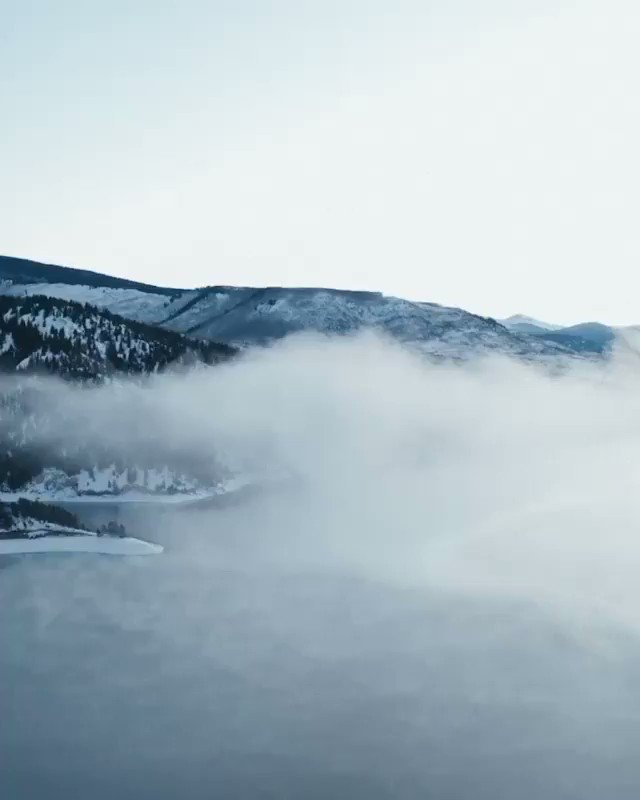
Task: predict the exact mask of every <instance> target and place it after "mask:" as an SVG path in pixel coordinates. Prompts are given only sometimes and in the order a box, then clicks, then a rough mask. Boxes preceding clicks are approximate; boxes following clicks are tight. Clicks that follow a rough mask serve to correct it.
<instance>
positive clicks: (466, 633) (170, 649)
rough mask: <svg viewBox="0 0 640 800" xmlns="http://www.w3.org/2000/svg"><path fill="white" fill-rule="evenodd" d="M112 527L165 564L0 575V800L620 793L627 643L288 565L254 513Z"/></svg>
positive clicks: (60, 563)
mask: <svg viewBox="0 0 640 800" xmlns="http://www.w3.org/2000/svg"><path fill="white" fill-rule="evenodd" d="M78 511H79V513H81V515H82V510H81V509H78ZM84 513H85V514H86V515H87V517H88V516H89V515H91V522H93V521H96V524H97V523H99V522H101V521H104V519H101V518H99V515H100V514H101V513H105V514H107V515H108V514H111V516H109V517H107V518H113V515H112V507H110V508H109V509H107V510H106V511H105V510H104V509H102V510H101V509H100V508H99V507H93V508H91V509H86V510H85V512H84ZM119 519H120V521H123V522H124V523H125V524H126V525H127V526H128V527H129V529H130V532H131V533H133V534H136V533H137V534H140V535H145V536H146V537H147V538H149V539H151V540H153V541H159V542H161V543H163V544H164V545H165V547H166V551H165V553H164V554H163V555H162V556H158V557H148V558H120V557H96V556H91V555H47V556H30V557H20V558H13V559H6V560H5V561H4V562H3V564H2V565H1V566H2V569H0V631H1V636H2V647H1V651H0V686H1V691H2V699H1V703H0V714H1V721H0V758H1V765H0V766H1V770H0V797H2V798H3V800H4V799H6V800H40V798H42V799H43V800H44V799H45V798H46V800H76V798H90V799H91V800H115V799H116V798H117V799H118V800H129V798H131V800H147V799H148V800H151V798H153V800H169V799H170V798H171V799H172V798H184V799H185V800H196V799H197V800H201V799H202V800H204V799H205V798H254V797H255V798H296V799H297V798H363V799H364V798H367V799H369V798H436V799H437V800H445V799H450V800H463V799H465V798H482V799H483V798H486V800H496V799H497V798H505V800H506V799H507V798H508V799H509V800H514V799H515V798H518V799H519V800H527V799H533V798H536V800H537V799H538V798H540V800H542V799H543V798H544V799H545V800H550V799H552V798H575V800H589V799H590V798H593V800H596V799H597V800H602V799H603V798H612V799H613V798H616V799H617V798H637V797H638V793H639V791H640V763H639V761H638V753H639V752H640V693H639V692H638V688H637V687H638V674H639V670H640V646H639V643H638V641H637V640H636V638H635V637H633V636H631V635H630V634H628V633H627V632H621V631H611V630H607V631H601V632H600V639H599V646H598V647H593V646H591V645H589V646H587V645H586V644H585V643H584V642H583V640H582V639H581V637H579V636H577V635H575V633H572V632H571V631H570V630H568V629H567V627H566V626H563V625H561V624H560V623H559V622H555V621H553V620H552V619H550V618H549V617H548V616H547V615H545V614H544V613H543V612H542V611H541V610H539V609H537V608H536V607H535V605H533V604H527V603H524V602H523V603H519V604H516V603H513V602H512V603H507V602H506V601H502V602H498V601H496V600H494V601H489V600H484V601H480V600H478V599H477V598H476V599H474V600H471V599H468V598H466V599H465V598H463V597H456V596H451V595H447V594H445V593H443V592H436V591H432V590H430V589H429V587H420V586H416V585H412V586H411V587H406V586H405V587H404V588H403V587H402V586H400V585H399V584H398V582H397V581H386V580H383V579H382V578H380V577H379V576H378V577H374V576H373V575H371V574H369V575H366V574H363V573H361V572H359V571H358V570H355V569H353V568H351V567H348V566H347V565H346V564H340V562H339V561H329V560H328V559H326V558H325V557H324V556H322V557H321V556H320V554H319V552H318V553H315V554H311V555H310V556H309V555H308V547H306V545H305V547H304V548H301V550H304V553H305V555H304V556H302V555H301V551H299V550H296V538H295V537H294V536H291V535H287V536H284V537H283V540H281V539H280V538H279V537H278V535H277V534H278V530H279V526H280V525H282V524H284V523H283V521H282V519H281V512H280V511H279V510H278V508H277V507H264V508H263V507H262V506H259V505H258V506H257V507H256V505H255V504H253V505H251V504H249V505H248V506H247V507H246V508H244V507H242V508H223V509H220V510H218V511H211V510H209V511H207V512H199V511H193V510H190V511H184V510H180V509H175V508H168V507H165V508H160V509H158V508H153V507H148V506H147V507H145V508H139V507H133V506H127V507H124V508H123V509H122V510H121V511H120V516H119ZM310 526H311V527H312V523H311V521H310ZM346 533H347V532H345V535H346Z"/></svg>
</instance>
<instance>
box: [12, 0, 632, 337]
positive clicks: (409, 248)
mask: <svg viewBox="0 0 640 800" xmlns="http://www.w3.org/2000/svg"><path fill="white" fill-rule="evenodd" d="M0 13H1V20H0V22H1V24H0V103H1V105H0V108H2V124H1V125H0V252H2V253H5V254H10V255H20V256H25V257H31V258H35V259H39V260H44V261H50V262H54V263H63V264H70V265H74V266H82V267H89V268H93V269H97V270H101V271H105V272H109V273H111V274H117V275H122V276H127V277H130V278H134V279H138V280H144V281H149V282H153V283H161V284H169V285H180V286H195V285H202V284H212V283H239V284H247V283H250V284H285V285H332V286H343V287H347V288H368V289H379V290H382V291H386V292H389V293H395V294H400V295H404V296H408V297H412V298H417V299H423V300H432V301H436V302H442V303H447V304H452V305H460V306H463V307H465V308H468V309H470V310H472V311H477V312H479V313H486V314H492V315H494V316H504V315H507V314H509V313H513V312H516V311H522V312H526V313H530V314H533V315H536V316H539V317H542V318H547V319H550V320H551V321H558V322H572V321H577V320H580V319H593V318H598V319H601V320H604V321H609V322H616V323H630V322H640V308H639V307H638V304H637V301H636V299H635V295H636V293H634V292H633V291H631V289H632V288H633V287H635V286H637V284H638V282H639V281H638V278H637V274H638V273H639V271H640V270H639V266H640V233H639V230H640V226H639V225H638V218H639V212H640V203H639V200H638V191H639V190H638V187H639V186H640V158H639V155H638V147H639V146H640V145H639V144H638V143H639V142H640V116H639V112H638V99H637V88H636V81H637V75H638V74H640V56H638V54H637V41H639V34H640V14H639V12H638V10H637V9H636V4H635V3H633V2H631V0H610V1H609V2H606V3H605V2H601V1H600V0H581V1H580V2H569V1H568V0H567V2H555V3H552V2H547V0H539V1H538V2H536V0H521V1H520V2H517V1H516V0H486V2H483V3H477V2H474V1H473V0H438V1H437V2H434V1H433V0H432V1H431V2H429V0H423V2H418V0H415V2H413V1H412V0H393V2H391V0H388V1H387V2H382V1H381V0H341V2H333V1H332V0H316V2H304V0H298V1H297V2H294V1H293V0H280V2H278V0H263V2H259V1H258V0H234V1H233V2H232V1H231V0H228V1H227V2H216V1H215V0H212V1H211V2H204V0H183V2H162V0H155V1H154V2H151V0H129V1H128V2H125V1H124V0H119V1H117V2H109V3H106V2H94V1H93V0H84V1H83V2H81V1H80V0H67V1H66V2H65V0H58V1H57V2H44V1H40V2H37V1H34V0H15V1H13V0H0Z"/></svg>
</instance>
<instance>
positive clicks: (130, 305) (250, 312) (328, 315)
mask: <svg viewBox="0 0 640 800" xmlns="http://www.w3.org/2000/svg"><path fill="white" fill-rule="evenodd" d="M17 262H19V259H8V261H7V262H5V260H4V259H3V258H2V257H0V281H2V284H1V285H0V293H2V294H5V295H6V296H9V297H15V298H18V297H21V298H25V297H30V296H33V295H46V296H48V297H56V298H60V299H64V300H73V301H75V302H81V303H90V304H92V305H94V306H96V307H98V308H101V309H105V310H108V311H110V312H112V313H116V314H119V315H121V316H123V317H126V318H127V319H130V320H134V321H138V322H144V323H147V324H151V325H154V326H158V327H161V328H164V329H165V330H169V331H173V332H175V333H180V334H184V335H186V336H189V337H196V338H199V339H203V340H209V341H215V342H223V343H227V344H231V345H240V346H249V345H253V344H264V343H266V342H269V341H272V340H274V339H278V338H281V337H283V336H286V335H288V334H290V333H296V332H301V331H315V332H318V333H323V334H334V333H335V334H345V333H351V332H355V331H357V330H360V329H363V328H368V329H374V330H377V331H380V332H383V333H385V334H388V335H391V336H393V337H394V338H396V339H398V340H400V341H402V342H407V343H410V344H412V345H416V346H419V347H420V348H421V349H422V350H423V351H425V352H427V353H429V354H432V355H434V356H439V357H456V358H460V357H468V356H470V355H474V354H478V353H482V352H487V351H499V352H504V353H508V354H512V355H516V356H522V357H534V358H535V357H540V356H557V355H567V354H570V353H571V348H570V346H569V347H567V346H566V345H564V344H563V343H560V342H553V341H544V340H539V339H537V338H535V337H532V336H528V335H522V334H521V333H519V332H517V331H510V330H508V328H506V327H505V326H504V325H502V324H500V323H499V322H496V320H493V319H491V318H487V317H481V316H478V315H476V314H471V313H469V312H467V311H464V310H462V309H459V308H448V307H445V306H440V305H437V304H435V303H427V302H413V301H410V300H405V299H402V298H398V297H389V296H386V295H383V294H381V293H378V292H364V291H363V292H358V291H346V290H339V289H323V288H281V287H264V288H256V287H233V286H210V287H205V288H202V289H196V290H179V289H165V288H161V287H154V286H148V285H145V284H136V283H132V282H131V281H125V280H121V279H118V278H113V277H112V276H101V275H99V274H98V273H90V272H87V271H83V270H73V269H70V268H67V267H51V266H49V265H38V264H36V263H35V262H26V266H24V267H21V266H20V263H17Z"/></svg>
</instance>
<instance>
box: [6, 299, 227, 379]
mask: <svg viewBox="0 0 640 800" xmlns="http://www.w3.org/2000/svg"><path fill="white" fill-rule="evenodd" d="M72 288H73V287H72ZM124 291H134V290H124ZM231 354H232V351H231V350H230V349H229V348H228V347H226V346H225V345H217V344H214V343H211V342H208V343H204V342H199V341H195V340H192V339H188V338H186V337H184V336H181V335H179V334H177V335H176V333H174V332H171V331H167V330H165V329H162V328H157V327H155V328H154V327H151V326H148V325H146V324H143V323H139V322H135V321H133V320H127V319H124V318H123V317H119V316H116V315H114V314H112V313H111V312H110V311H107V310H105V309H98V308H95V307H90V306H86V305H82V304H80V303H78V302H73V301H69V300H61V299H58V298H53V297H45V296H42V295H32V296H26V297H25V296H20V297H16V296H0V368H2V369H3V370H4V371H7V370H18V371H34V370H38V369H40V370H47V371H49V372H53V373H55V374H58V375H62V376H64V377H69V376H71V377H75V378H96V377H104V376H106V375H112V374H117V373H126V374H140V373H147V372H155V371H158V370H161V369H164V368H166V367H167V366H169V365H172V364H181V363H192V362H194V361H197V360H201V361H204V362H206V363H214V362H216V361H218V360H221V359H223V358H226V357H228V356H230V355H231Z"/></svg>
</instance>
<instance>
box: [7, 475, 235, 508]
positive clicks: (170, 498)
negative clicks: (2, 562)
mask: <svg viewBox="0 0 640 800" xmlns="http://www.w3.org/2000/svg"><path fill="white" fill-rule="evenodd" d="M250 483H251V481H250V480H247V479H246V478H240V477H234V478H228V479H227V480H226V481H224V482H222V483H220V484H218V485H217V486H215V487H213V488H211V489H201V490H196V491H192V492H175V493H164V494H163V493H160V492H144V491H138V490H135V489H133V490H131V491H124V492H121V493H116V492H109V493H104V494H99V493H97V492H96V493H91V494H88V493H87V494H78V493H77V492H74V491H70V490H68V489H67V490H64V489H63V490H61V491H51V492H47V491H41V490H38V491H34V490H31V491H30V490H28V489H27V490H26V491H17V492H7V491H0V502H4V503H15V502H17V501H18V500H20V499H25V500H34V501H39V502H42V503H113V504H118V503H158V504H167V505H170V504H180V503H197V502H199V501H201V500H211V499H212V498H214V497H220V496H222V495H226V494H231V493H233V492H236V491H238V490H239V489H243V488H245V487H246V486H248V485H250Z"/></svg>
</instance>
